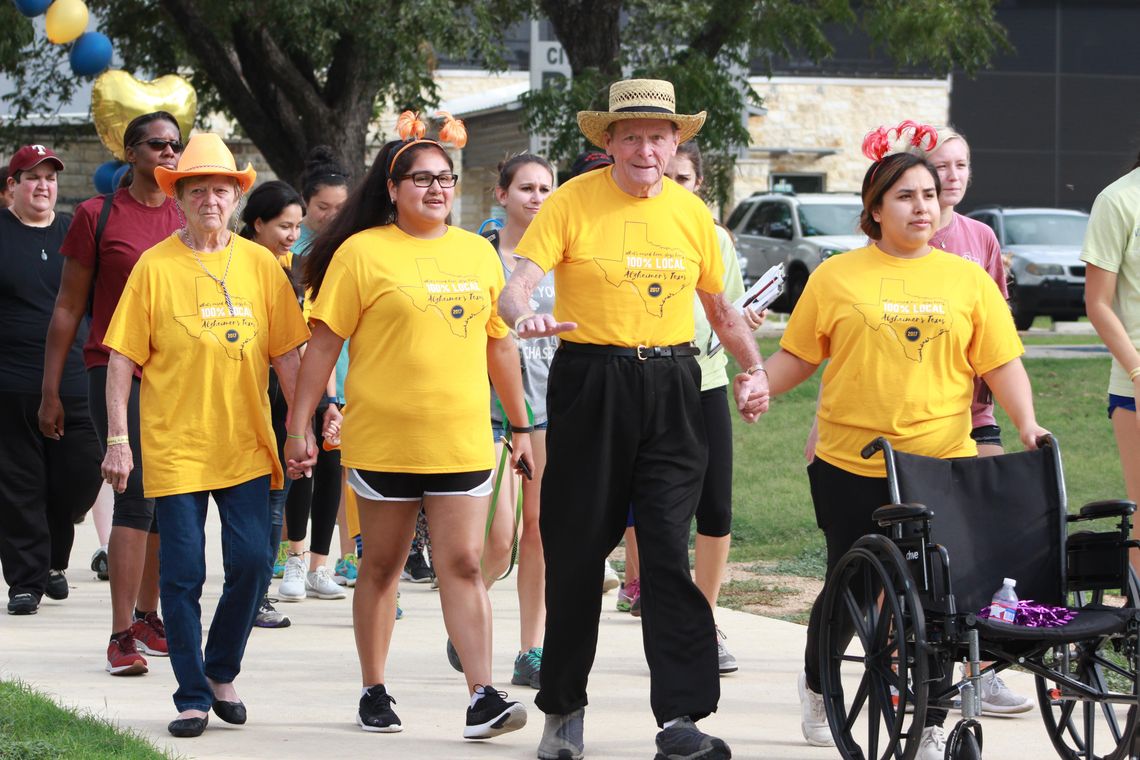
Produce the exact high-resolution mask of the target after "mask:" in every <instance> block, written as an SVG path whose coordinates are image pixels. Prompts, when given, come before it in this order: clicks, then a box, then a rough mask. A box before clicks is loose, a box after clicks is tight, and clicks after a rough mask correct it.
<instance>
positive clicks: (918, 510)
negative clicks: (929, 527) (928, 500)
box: [871, 504, 934, 528]
mask: <svg viewBox="0 0 1140 760" xmlns="http://www.w3.org/2000/svg"><path fill="white" fill-rule="evenodd" d="M932 517H934V511H933V510H931V509H930V508H929V507H926V506H923V505H922V504H888V505H886V506H885V507H879V508H878V509H876V510H875V511H874V512H872V513H871V519H872V520H874V521H875V522H876V523H878V524H879V525H880V526H881V527H883V528H886V527H888V526H891V525H894V524H895V523H902V522H913V521H915V520H929V519H930V518H932Z"/></svg>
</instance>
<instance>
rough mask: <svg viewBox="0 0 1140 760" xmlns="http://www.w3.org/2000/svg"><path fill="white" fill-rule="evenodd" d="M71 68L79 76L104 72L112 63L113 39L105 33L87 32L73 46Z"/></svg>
mask: <svg viewBox="0 0 1140 760" xmlns="http://www.w3.org/2000/svg"><path fill="white" fill-rule="evenodd" d="M69 57H70V59H71V70H72V71H73V72H75V75H76V76H79V77H93V76H95V75H96V74H102V73H103V72H104V71H106V70H107V67H108V66H110V65H111V41H110V40H109V39H107V36H106V35H105V34H100V33H99V32H85V33H84V34H82V35H81V36H80V37H79V39H77V40H76V41H75V44H74V45H72V46H71V55H70V56H69Z"/></svg>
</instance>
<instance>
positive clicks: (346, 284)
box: [285, 113, 534, 739]
mask: <svg viewBox="0 0 1140 760" xmlns="http://www.w3.org/2000/svg"><path fill="white" fill-rule="evenodd" d="M400 123H401V127H402V129H401V132H402V133H405V134H406V136H407V137H410V136H411V135H412V134H413V133H414V131H415V130H416V129H417V128H419V130H420V131H419V134H420V135H422V134H423V131H422V128H423V125H422V123H419V122H418V119H415V117H414V116H413V115H412V114H410V113H407V114H405V115H404V116H401V119H400ZM456 126H457V125H456V124H455V123H454V122H451V121H449V122H448V124H445V125H444V129H443V130H441V135H440V137H441V139H446V140H452V139H453V138H454V141H455V142H456V143H460V142H465V140H464V139H463V138H464V135H463V133H462V132H459V131H458V130H457V129H456ZM456 180H457V176H456V174H455V173H454V171H453V168H452V162H451V158H450V157H449V156H448V154H447V152H446V151H445V150H444V149H443V147H442V145H441V144H440V143H439V142H437V141H435V140H425V139H405V140H395V141H393V142H390V143H388V144H386V145H385V146H384V147H383V148H381V149H380V152H379V154H378V155H377V157H376V161H375V163H374V164H373V165H372V168H371V169H370V170H369V172H368V174H367V175H366V176H365V178H364V180H363V182H362V183H361V184H360V186H358V187H357V188H356V189H355V190H353V191H352V193H350V194H349V198H348V202H347V203H346V204H345V206H344V208H343V209H342V210H341V212H340V214H338V215H337V217H336V218H335V219H334V220H333V221H332V222H331V223H330V225H329V226H328V227H327V228H326V229H325V231H324V232H323V233H322V234H320V235H318V237H317V239H316V241H315V242H314V243H313V247H312V250H311V251H310V252H309V254H308V256H307V257H306V262H305V284H306V286H308V287H309V288H311V289H312V300H313V310H312V312H311V314H310V324H311V326H312V330H313V335H312V338H311V339H310V341H309V346H308V350H307V351H306V352H305V356H304V358H303V359H302V361H301V371H300V374H299V377H298V381H297V390H296V393H295V396H294V409H293V414H292V416H291V418H290V421H289V426H288V439H287V441H286V444H285V460H286V464H287V466H288V474H289V476H290V477H293V478H297V477H300V474H301V472H302V471H303V470H304V469H305V468H306V467H311V466H312V464H313V462H314V461H315V456H312V457H311V456H310V455H309V454H308V453H307V451H306V448H305V445H304V444H305V440H304V435H305V432H306V430H307V428H308V420H309V418H310V416H311V415H312V414H313V412H314V410H315V409H316V408H317V402H318V401H319V400H320V398H321V396H322V395H324V386H325V383H326V382H327V381H328V377H329V373H330V372H331V371H332V369H333V365H334V363H335V362H336V358H337V355H338V354H339V353H340V350H341V346H342V344H343V343H344V341H345V340H348V341H349V344H348V350H349V357H350V359H349V364H348V376H347V378H346V380H345V400H346V406H345V417H344V428H343V429H342V431H341V461H342V463H343V465H344V467H345V468H347V470H348V477H347V480H348V484H349V487H351V488H352V490H353V491H354V493H355V494H356V496H357V503H358V505H359V509H360V528H361V534H362V538H363V542H364V547H365V552H364V557H363V560H362V562H361V564H360V567H359V570H358V576H357V582H356V593H355V594H354V595H353V600H352V611H353V626H354V628H355V632H356V648H357V653H358V655H359V658H360V670H361V680H362V685H363V691H362V693H361V696H360V703H359V710H358V712H357V715H356V722H357V724H358V725H359V726H360V727H361V728H362V729H364V730H365V731H370V732H376V733H391V732H396V731H400V730H401V728H402V723H401V721H400V718H398V717H397V716H396V713H395V712H394V711H393V709H392V704H393V702H394V700H393V699H392V696H391V694H389V693H388V691H387V687H388V686H389V685H390V683H387V682H386V679H385V666H386V662H387V660H388V652H389V649H390V646H391V642H392V631H393V628H394V626H395V620H396V615H395V612H396V589H397V586H398V585H399V580H400V573H401V571H403V569H404V563H405V561H406V559H407V556H408V545H409V544H410V543H411V540H412V533H413V532H414V530H415V524H416V516H417V514H418V513H419V509H420V504H421V502H422V503H423V507H424V510H425V511H426V513H427V518H428V521H429V522H430V524H431V535H432V545H433V548H434V553H433V555H434V556H433V560H434V563H435V568H436V572H437V574H438V576H439V581H440V583H439V592H440V602H441V604H442V606H443V620H444V624H445V625H446V627H447V633H448V636H449V638H450V639H451V641H452V643H453V644H454V646H455V649H456V651H457V652H458V654H459V656H460V658H461V659H462V661H463V664H464V676H465V677H466V681H467V689H466V696H467V697H468V698H469V700H470V701H469V707H468V709H467V716H466V726H465V728H464V730H463V737H464V738H465V739H488V738H490V737H492V736H496V735H498V734H502V733H505V732H507V731H514V730H516V729H519V728H522V726H523V725H525V724H526V708H525V707H524V706H523V705H522V704H520V703H518V702H507V701H505V699H504V697H505V696H506V695H505V694H504V693H503V692H500V691H498V690H497V689H495V687H494V686H492V685H491V684H492V681H491V605H490V602H489V600H488V597H487V590H486V588H485V587H484V586H483V578H482V573H481V571H480V558H481V557H482V554H483V531H484V527H485V525H486V520H487V507H488V500H489V497H490V495H491V490H492V476H491V473H492V468H493V467H494V447H493V445H492V443H491V423H490V419H489V416H488V414H487V409H488V408H489V407H490V403H491V393H490V388H489V387H488V384H487V377H488V376H490V378H491V382H492V383H493V384H494V385H495V387H496V388H497V390H498V391H499V396H500V398H501V399H502V402H503V407H504V408H505V410H506V414H507V420H508V422H509V423H511V424H512V425H513V427H514V447H515V455H514V458H513V459H512V462H511V464H512V466H515V467H519V468H521V467H523V463H524V462H525V466H526V467H529V468H533V464H534V462H533V459H532V457H531V446H530V435H529V434H530V432H531V428H530V427H529V426H527V422H526V420H527V413H526V403H525V402H524V401H523V391H522V377H521V373H520V370H519V354H518V348H517V346H516V345H515V342H514V341H513V340H512V339H511V338H510V336H509V333H508V327H507V325H506V324H504V322H503V321H502V319H500V318H499V317H498V315H497V312H496V303H497V301H498V296H499V293H500V291H501V290H502V288H503V270H502V266H501V264H500V263H499V260H498V257H497V256H496V255H495V250H494V248H492V246H491V244H490V243H488V242H487V241H486V240H484V239H483V238H481V237H479V236H477V235H474V234H472V233H469V232H465V231H464V230H461V229H459V228H457V227H452V226H450V225H449V224H448V223H447V220H448V216H449V215H450V214H451V204H452V201H453V199H454V196H455V184H456Z"/></svg>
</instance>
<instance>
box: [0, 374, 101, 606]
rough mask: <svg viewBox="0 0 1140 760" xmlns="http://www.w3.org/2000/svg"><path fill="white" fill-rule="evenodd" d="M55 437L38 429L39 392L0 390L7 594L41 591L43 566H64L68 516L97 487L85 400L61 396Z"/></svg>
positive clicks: (1, 528)
mask: <svg viewBox="0 0 1140 760" xmlns="http://www.w3.org/2000/svg"><path fill="white" fill-rule="evenodd" d="M60 401H61V402H62V404H63V412H64V415H65V417H66V424H65V427H64V430H65V434H64V435H63V437H62V438H60V439H59V440H58V441H53V440H51V439H50V438H44V437H43V435H41V434H40V430H39V424H38V422H37V419H36V418H37V414H38V412H39V408H40V394H38V393H0V461H2V462H4V473H3V476H2V477H0V565H3V568H4V580H5V582H6V583H7V584H8V596H9V598H11V597H13V596H15V595H16V594H24V593H29V594H33V595H34V596H35V597H36V598H37V599H39V598H40V597H42V596H43V592H44V586H45V584H47V578H48V570H66V569H67V566H68V559H69V557H70V556H71V545H72V543H73V542H74V540H75V520H76V519H78V518H79V517H81V516H83V515H84V514H86V513H87V510H89V509H91V505H92V503H93V502H94V501H95V497H96V495H98V493H99V486H100V484H101V483H102V476H101V475H100V474H99V465H100V463H101V462H102V459H103V455H102V451H101V448H100V446H99V440H98V439H97V438H96V437H95V428H94V426H93V425H92V424H91V415H90V413H89V411H88V409H87V400H86V399H85V398H83V397H82V396H64V397H62V398H61V399H60Z"/></svg>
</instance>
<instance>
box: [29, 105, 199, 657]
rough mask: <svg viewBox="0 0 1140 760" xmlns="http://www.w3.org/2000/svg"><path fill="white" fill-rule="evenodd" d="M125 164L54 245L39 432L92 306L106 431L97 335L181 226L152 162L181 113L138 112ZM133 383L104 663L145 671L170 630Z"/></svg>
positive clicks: (162, 162) (177, 141) (94, 359)
mask: <svg viewBox="0 0 1140 760" xmlns="http://www.w3.org/2000/svg"><path fill="white" fill-rule="evenodd" d="M123 148H124V149H125V152H126V159H127V163H128V164H130V166H131V169H130V171H129V172H127V174H126V176H125V177H124V178H123V182H122V184H121V185H120V186H119V188H118V189H117V190H116V191H115V192H114V193H112V194H108V195H105V196H97V197H95V198H91V199H89V200H86V201H84V202H83V203H81V204H79V206H77V207H76V209H75V218H74V220H73V221H72V223H71V229H70V230H68V233H67V237H66V238H64V241H63V245H62V246H61V247H60V253H62V254H63V255H64V256H65V257H67V258H66V261H65V262H64V264H63V275H62V277H63V279H62V282H61V285H60V289H59V296H58V297H57V299H56V302H55V310H54V311H53V313H52V318H51V325H50V327H49V328H48V335H47V347H46V349H45V353H44V379H43V389H42V397H43V400H42V402H41V403H40V410H39V423H40V432H42V433H43V434H44V435H45V436H47V437H48V438H51V439H54V440H58V439H59V438H60V436H62V435H64V434H65V432H66V427H65V425H66V420H65V419H64V414H63V407H62V406H61V405H60V401H59V386H60V376H61V374H62V371H63V365H64V361H65V360H66V358H67V348H68V346H70V345H71V342H72V341H73V340H75V334H76V331H77V330H78V329H79V324H80V322H81V321H82V320H83V317H84V316H86V315H87V314H90V315H91V327H90V331H89V333H88V337H87V343H86V344H85V345H84V347H83V359H84V363H85V364H86V367H87V379H88V396H89V402H90V405H91V418H92V420H93V421H94V423H95V429H96V430H97V431H98V433H99V436H100V438H101V439H102V443H103V445H104V447H106V443H107V442H106V435H107V393H106V390H107V388H106V386H107V362H108V360H109V357H110V352H109V350H108V349H107V347H106V346H105V345H103V337H104V335H106V332H107V325H108V324H109V323H110V321H111V315H112V314H114V312H115V307H116V306H117V305H118V303H119V298H120V296H121V295H122V293H123V286H124V285H126V282H127V277H128V276H129V275H130V273H131V270H132V269H133V268H134V265H135V263H136V262H137V261H138V259H139V256H140V255H142V252H143V251H145V250H146V249H148V248H151V247H152V246H154V245H155V244H156V243H158V242H159V241H160V240H162V239H164V238H166V237H168V236H169V235H170V234H171V233H172V232H174V231H175V230H177V229H178V228H179V227H180V226H181V222H180V219H179V214H178V209H177V207H176V206H175V205H174V201H173V200H171V199H170V198H168V197H167V196H166V194H165V193H163V191H162V190H161V189H160V188H159V186H158V183H157V182H156V181H155V177H154V171H155V169H156V168H157V167H159V166H163V167H166V168H167V169H173V168H174V167H175V165H176V163H177V162H178V156H179V155H180V154H181V153H182V136H181V134H180V132H179V127H178V122H177V121H176V120H175V118H174V117H173V116H172V115H170V114H169V113H166V112H165V111H155V112H154V113H148V114H144V115H142V116H139V117H137V118H135V119H134V120H133V121H131V123H130V124H128V125H127V129H126V132H125V133H124V135H123ZM140 379H141V378H140V374H139V373H136V374H135V376H134V380H133V382H132V384H131V391H130V402H129V406H128V411H127V421H128V425H129V427H130V446H131V454H132V456H133V457H134V471H133V473H132V474H131V477H130V480H129V481H128V482H127V487H126V490H124V491H123V492H122V493H116V494H115V497H114V498H115V505H114V512H113V517H112V520H111V537H110V543H109V546H108V551H107V554H108V563H109V570H110V576H111V578H110V580H111V640H110V643H109V645H108V647H107V664H106V669H107V672H108V673H110V674H111V675H113V676H127V675H141V674H143V673H146V672H147V662H146V659H145V658H144V657H143V655H144V654H145V655H151V656H155V657H166V656H167V648H166V633H165V629H164V627H163V624H162V620H161V619H160V618H159V616H158V526H157V524H156V522H155V518H154V499H148V498H146V497H145V496H144V495H143V489H142V458H141V454H140V450H139V443H138V442H139V440H140V439H141V435H140V432H139V429H140V427H139V384H140Z"/></svg>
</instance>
